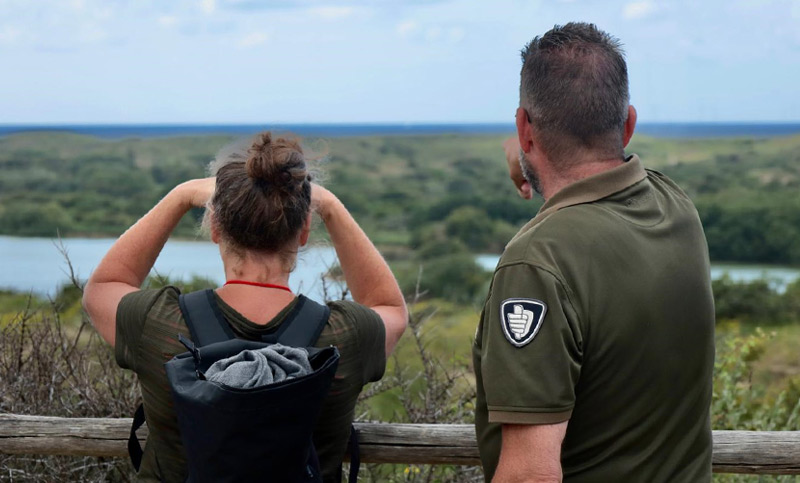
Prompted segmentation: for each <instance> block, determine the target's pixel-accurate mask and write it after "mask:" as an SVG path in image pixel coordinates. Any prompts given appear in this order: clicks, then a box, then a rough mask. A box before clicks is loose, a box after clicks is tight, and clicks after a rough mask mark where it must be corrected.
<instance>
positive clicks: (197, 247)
mask: <svg viewBox="0 0 800 483" xmlns="http://www.w3.org/2000/svg"><path fill="white" fill-rule="evenodd" d="M112 243H114V239H112V238H99V239H91V238H66V239H64V240H63V244H64V248H65V249H66V250H67V252H68V255H69V259H70V261H71V262H72V266H73V268H74V270H75V274H76V275H77V276H78V278H79V279H82V280H85V279H86V278H88V277H89V275H90V274H91V272H92V270H94V268H95V267H96V266H97V264H98V263H99V262H100V259H101V258H102V257H103V255H105V253H106V251H108V249H109V248H110V247H111V244H112ZM498 259H499V257H498V256H497V255H479V256H477V257H476V261H477V262H478V264H479V265H480V266H482V267H483V268H485V269H486V270H489V271H491V270H494V267H495V265H497V260H498ZM336 263H337V259H336V252H335V251H334V250H333V248H332V247H330V246H314V247H310V248H305V249H303V250H302V251H301V252H300V255H299V257H298V261H297V268H295V270H294V272H292V275H291V277H290V278H289V286H290V287H291V288H292V290H294V291H295V292H302V293H304V294H306V295H307V296H309V297H311V298H313V299H315V300H317V301H322V300H324V290H323V288H324V287H323V283H322V276H323V274H324V273H326V272H327V271H328V269H329V268H330V267H331V266H333V265H335V264H336ZM155 270H156V271H157V272H158V273H159V274H160V275H166V276H169V277H170V278H172V279H176V280H188V279H191V278H192V276H193V275H199V276H201V277H206V278H209V279H211V280H213V281H215V282H217V283H219V284H220V285H221V284H222V283H224V282H225V274H224V272H223V269H222V260H221V259H220V257H219V251H218V250H217V246H216V245H214V244H213V243H210V242H206V241H181V240H170V241H168V242H167V244H166V246H165V247H164V250H163V251H162V252H161V255H160V256H159V257H158V260H156V264H155ZM725 273H727V274H728V275H729V276H730V277H731V278H732V279H733V280H735V281H744V282H746V281H752V280H756V279H758V278H762V277H767V278H769V279H770V280H771V282H770V283H771V284H772V287H773V288H774V289H775V290H778V291H783V290H784V289H785V288H786V285H788V284H789V283H791V282H793V281H795V280H797V279H798V278H800V269H798V268H791V267H780V266H761V265H737V264H712V267H711V276H712V277H713V278H715V279H716V278H719V277H721V276H722V275H723V274H725ZM68 280H69V277H68V267H67V263H66V261H65V259H64V256H63V255H62V254H61V252H60V251H59V249H58V247H57V240H53V239H49V238H20V237H9V236H0V289H12V290H16V291H23V292H27V291H31V292H33V293H35V294H38V295H54V294H55V293H56V291H57V289H58V287H59V286H60V285H62V284H64V283H67V282H68ZM334 287H335V285H334ZM328 288H329V289H330V288H331V285H328Z"/></svg>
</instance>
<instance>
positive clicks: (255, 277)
mask: <svg viewBox="0 0 800 483" xmlns="http://www.w3.org/2000/svg"><path fill="white" fill-rule="evenodd" d="M220 253H221V255H222V263H223V265H224V266H225V279H226V280H228V281H231V280H240V281H246V282H255V283H258V284H271V285H279V286H287V285H288V284H289V273H290V270H289V269H288V268H287V262H288V261H287V260H286V258H284V257H282V256H280V255H279V254H267V255H265V254H244V255H240V254H238V253H231V252H230V251H226V250H225V249H224V248H223V247H220ZM216 292H217V295H219V296H220V297H221V298H222V300H224V301H225V303H226V304H228V305H230V306H231V307H233V308H234V309H235V310H236V311H237V312H239V313H240V314H241V315H243V316H244V317H245V318H246V319H248V320H250V321H252V322H255V323H257V324H266V323H267V322H269V321H270V320H272V318H273V317H275V316H276V315H277V314H278V313H280V311H281V310H282V309H283V308H284V307H285V306H286V305H288V304H289V303H291V302H292V300H294V297H295V295H294V294H293V293H291V292H289V291H286V290H282V289H280V288H274V287H259V286H254V285H245V284H230V285H225V286H222V287H220V288H218V289H217V290H216Z"/></svg>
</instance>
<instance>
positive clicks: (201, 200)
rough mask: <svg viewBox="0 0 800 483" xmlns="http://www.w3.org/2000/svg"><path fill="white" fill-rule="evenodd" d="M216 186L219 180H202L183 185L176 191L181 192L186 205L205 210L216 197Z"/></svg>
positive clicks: (193, 180) (212, 178)
mask: <svg viewBox="0 0 800 483" xmlns="http://www.w3.org/2000/svg"><path fill="white" fill-rule="evenodd" d="M216 185H217V178H214V177H211V178H200V179H192V180H189V181H186V182H184V183H181V184H179V185H178V186H177V187H176V188H175V189H176V190H177V191H180V193H181V196H182V198H183V199H184V200H186V203H189V204H190V205H191V206H193V207H196V208H205V207H206V205H207V204H208V202H209V201H210V200H211V197H212V196H214V189H215V188H216Z"/></svg>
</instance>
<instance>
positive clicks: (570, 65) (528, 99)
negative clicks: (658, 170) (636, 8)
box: [520, 22, 629, 160]
mask: <svg viewBox="0 0 800 483" xmlns="http://www.w3.org/2000/svg"><path fill="white" fill-rule="evenodd" d="M628 100H629V94H628V69H627V66H626V65H625V58H624V52H623V51H622V45H621V44H620V42H619V40H617V39H615V38H614V37H612V36H610V35H608V34H607V33H605V32H603V31H602V30H600V29H598V28H597V27H596V26H595V25H594V24H588V23H582V22H571V23H568V24H566V25H564V26H558V25H556V26H555V27H554V28H553V29H552V30H550V31H548V32H547V33H545V34H544V35H542V36H541V37H536V38H534V39H533V40H532V41H531V42H530V43H529V44H528V45H527V46H526V47H525V49H523V50H522V75H521V82H520V106H521V107H523V108H525V110H526V111H527V112H528V115H529V116H530V119H531V122H532V123H533V125H534V126H535V127H536V128H537V130H538V131H539V132H540V134H541V137H542V139H541V140H540V142H541V143H542V148H543V149H544V151H545V153H547V155H548V156H550V157H551V158H554V159H559V160H561V159H560V158H568V157H569V156H570V154H572V153H571V151H572V149H574V148H575V147H576V146H581V147H584V148H591V149H596V150H601V151H603V152H604V153H606V154H607V155H611V156H618V157H620V158H622V157H623V156H624V152H623V146H622V131H623V127H624V125H625V120H626V119H627V117H628Z"/></svg>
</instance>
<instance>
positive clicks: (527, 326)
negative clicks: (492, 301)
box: [500, 299, 547, 347]
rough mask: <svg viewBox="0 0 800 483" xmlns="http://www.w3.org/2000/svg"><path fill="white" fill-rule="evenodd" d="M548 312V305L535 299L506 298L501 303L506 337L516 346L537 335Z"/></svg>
mask: <svg viewBox="0 0 800 483" xmlns="http://www.w3.org/2000/svg"><path fill="white" fill-rule="evenodd" d="M546 312H547V305H546V304H545V303H544V302H542V301H541V300H535V299H506V300H504V301H503V303H502V304H500V323H501V324H502V325H503V333H504V334H505V335H506V339H508V341H509V342H511V344H512V345H514V346H516V347H522V346H524V345H526V344H528V343H529V342H530V341H532V340H533V338H534V337H536V334H537V333H538V332H539V329H540V328H541V326H542V321H543V320H544V314H545V313H546Z"/></svg>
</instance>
